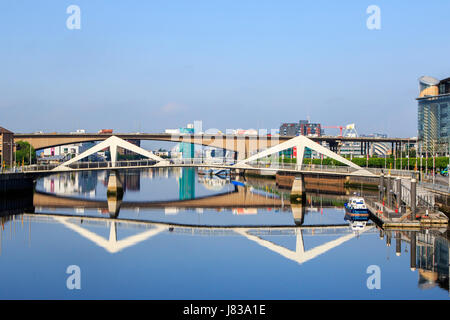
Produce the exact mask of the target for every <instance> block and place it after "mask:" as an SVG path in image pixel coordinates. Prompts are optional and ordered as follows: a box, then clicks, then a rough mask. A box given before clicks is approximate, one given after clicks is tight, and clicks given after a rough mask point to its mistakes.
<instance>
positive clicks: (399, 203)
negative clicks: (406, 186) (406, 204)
mask: <svg viewBox="0 0 450 320" xmlns="http://www.w3.org/2000/svg"><path fill="white" fill-rule="evenodd" d="M395 183H396V189H397V192H396V197H397V208H398V212H400V213H401V212H402V179H400V178H397V179H395Z"/></svg>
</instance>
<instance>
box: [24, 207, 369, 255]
mask: <svg viewBox="0 0 450 320" xmlns="http://www.w3.org/2000/svg"><path fill="white" fill-rule="evenodd" d="M23 218H24V220H25V221H29V222H44V223H49V222H56V223H60V224H62V225H64V226H65V227H67V228H68V229H70V230H72V231H74V232H76V233H77V234H79V235H80V236H82V237H83V238H85V239H88V240H90V241H91V242H92V243H94V244H96V245H97V246H99V247H101V248H103V249H105V250H106V251H107V252H109V253H112V254H114V253H117V252H119V251H122V250H124V249H126V248H129V247H132V246H135V245H137V244H139V243H141V242H143V241H145V240H148V239H150V238H152V237H154V236H156V235H158V234H160V233H162V232H170V233H175V234H177V233H178V234H183V235H192V236H198V235H207V236H217V235H219V236H226V235H228V236H229V235H232V236H236V235H239V236H243V237H244V238H246V239H248V240H250V241H254V242H255V243H257V244H258V245H260V246H262V247H264V248H266V249H268V250H270V251H272V252H275V253H278V254H279V255H281V256H282V257H284V258H286V259H289V260H292V261H294V262H297V263H298V264H302V263H305V262H307V261H310V260H312V259H315V258H316V257H318V256H319V255H322V254H325V253H326V252H328V251H330V250H332V249H334V248H336V247H338V246H340V245H341V244H343V243H345V242H346V241H349V240H350V239H353V238H355V237H357V236H359V235H360V234H356V233H354V232H353V231H352V230H351V228H349V226H348V224H338V225H314V226H302V227H293V226H284V225H280V226H276V225H274V226H214V225H209V226H208V225H190V224H189V225H188V224H174V223H164V222H156V221H146V220H134V219H111V218H102V217H87V216H82V217H80V216H76V215H63V214H35V213H29V214H28V213H26V214H23ZM88 225H97V226H99V225H101V226H105V227H107V228H109V238H104V237H102V236H99V235H98V234H96V233H94V232H92V231H90V230H88V229H87V228H86V226H88ZM118 227H133V228H137V229H139V228H144V229H145V230H144V231H142V232H140V233H139V234H136V235H133V236H129V237H126V238H124V239H120V240H119V239H118V238H117V228H118ZM374 228H375V227H374V226H372V225H370V226H368V227H367V228H366V229H365V230H363V233H371V232H375V231H376V229H374ZM280 235H285V236H295V237H296V249H295V250H290V249H288V248H286V247H283V246H281V245H278V244H275V243H274V242H271V241H269V240H265V239H263V237H270V236H280ZM304 235H310V236H320V235H326V236H330V235H336V236H338V238H337V239H335V240H332V241H328V242H326V243H324V244H322V245H319V246H317V247H314V248H312V249H308V250H305V246H304V241H303V236H304Z"/></svg>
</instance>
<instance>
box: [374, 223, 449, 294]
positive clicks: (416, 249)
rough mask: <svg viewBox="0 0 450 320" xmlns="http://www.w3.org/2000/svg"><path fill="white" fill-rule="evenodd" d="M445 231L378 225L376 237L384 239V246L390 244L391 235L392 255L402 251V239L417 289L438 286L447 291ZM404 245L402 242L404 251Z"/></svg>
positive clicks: (447, 256)
mask: <svg viewBox="0 0 450 320" xmlns="http://www.w3.org/2000/svg"><path fill="white" fill-rule="evenodd" d="M445 231H446V230H445ZM445 231H444V230H434V229H433V230H421V231H402V230H386V231H383V230H381V229H380V239H385V241H386V246H388V247H390V246H391V242H392V237H394V239H395V254H396V256H400V255H401V254H402V242H404V243H405V244H407V245H408V247H409V251H410V252H409V256H410V269H411V271H413V272H416V271H417V273H418V287H419V288H420V289H430V288H433V287H440V288H442V289H444V290H446V291H449V281H450V279H449V267H450V260H449V240H448V239H447V238H446V236H445ZM408 247H407V246H406V245H405V252H407V249H408ZM388 259H389V258H388Z"/></svg>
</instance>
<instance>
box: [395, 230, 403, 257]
mask: <svg viewBox="0 0 450 320" xmlns="http://www.w3.org/2000/svg"><path fill="white" fill-rule="evenodd" d="M395 254H396V255H397V256H400V255H401V254H402V238H401V235H400V232H399V231H396V232H395Z"/></svg>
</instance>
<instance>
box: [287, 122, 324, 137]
mask: <svg viewBox="0 0 450 320" xmlns="http://www.w3.org/2000/svg"><path fill="white" fill-rule="evenodd" d="M321 129H322V128H321V125H320V123H310V122H309V121H308V120H300V121H299V122H298V123H296V122H294V123H283V124H282V125H281V126H280V136H317V137H320V136H321V134H322V131H321Z"/></svg>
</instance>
